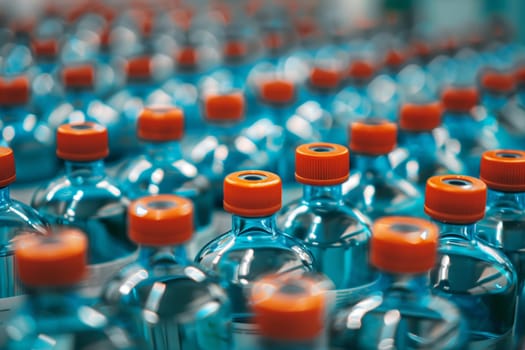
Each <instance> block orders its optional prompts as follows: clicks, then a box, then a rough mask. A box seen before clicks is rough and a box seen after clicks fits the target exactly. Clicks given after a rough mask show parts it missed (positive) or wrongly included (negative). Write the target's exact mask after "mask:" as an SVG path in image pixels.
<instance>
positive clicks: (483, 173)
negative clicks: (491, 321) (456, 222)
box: [477, 150, 525, 339]
mask: <svg viewBox="0 0 525 350" xmlns="http://www.w3.org/2000/svg"><path fill="white" fill-rule="evenodd" d="M480 178H481V180H483V182H485V184H486V185H487V187H488V190H487V207H486V212H485V217H484V218H483V219H482V220H480V222H479V223H478V231H477V237H478V238H479V239H480V240H482V241H483V242H485V243H486V244H487V245H489V246H491V247H493V248H495V249H499V250H501V251H503V252H504V253H505V254H506V256H507V257H508V258H509V259H510V261H511V262H512V264H513V266H514V268H515V269H516V272H517V276H518V297H519V299H518V317H517V320H516V322H517V323H516V334H515V335H516V336H517V337H518V339H520V338H522V337H523V336H524V335H525V328H524V327H525V325H524V323H523V320H524V318H523V317H524V315H525V305H523V302H524V300H525V299H523V295H524V293H525V292H524V280H525V276H524V272H523V271H524V268H525V256H523V253H522V250H523V247H525V237H524V235H523V229H524V228H525V152H523V151H518V150H493V151H487V152H485V153H483V156H482V158H481V164H480Z"/></svg>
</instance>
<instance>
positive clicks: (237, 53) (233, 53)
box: [224, 40, 248, 59]
mask: <svg viewBox="0 0 525 350" xmlns="http://www.w3.org/2000/svg"><path fill="white" fill-rule="evenodd" d="M247 54H248V46H247V45H246V43H244V42H242V41H239V40H230V41H228V42H226V44H224V57H226V58H230V59H239V58H242V57H245V56H246V55H247Z"/></svg>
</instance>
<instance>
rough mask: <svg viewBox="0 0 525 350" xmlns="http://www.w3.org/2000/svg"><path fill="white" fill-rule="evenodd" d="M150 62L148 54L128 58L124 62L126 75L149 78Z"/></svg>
mask: <svg viewBox="0 0 525 350" xmlns="http://www.w3.org/2000/svg"><path fill="white" fill-rule="evenodd" d="M151 63H152V62H151V58H150V57H149V56H142V57H134V58H130V59H129V60H128V61H127V62H126V75H127V76H128V78H132V79H149V78H150V77H151V68H152V67H151Z"/></svg>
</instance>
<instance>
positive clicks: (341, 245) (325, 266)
mask: <svg viewBox="0 0 525 350" xmlns="http://www.w3.org/2000/svg"><path fill="white" fill-rule="evenodd" d="M369 224H370V220H369V219H368V218H367V217H365V216H364V215H363V214H362V213H360V212H359V211H357V210H355V209H352V208H350V207H348V206H347V205H345V204H344V203H343V200H342V193H341V185H334V186H311V185H304V186H303V197H302V198H301V199H298V200H295V201H292V202H291V203H289V204H288V205H286V206H285V207H283V208H282V209H281V211H280V212H279V214H278V216H277V225H278V226H279V228H280V229H281V230H282V231H283V232H284V233H286V234H288V235H290V236H292V237H295V238H298V239H299V240H301V241H302V242H303V243H304V244H305V245H306V247H307V248H308V250H309V251H310V252H311V253H312V255H313V256H314V260H315V269H316V271H318V272H321V273H323V274H324V275H326V276H327V277H328V278H330V280H331V281H332V282H333V283H334V285H335V295H336V305H344V304H348V303H349V302H351V301H356V300H358V299H359V298H360V297H362V296H363V295H365V294H366V293H367V292H369V291H370V290H371V289H373V288H374V286H375V282H376V281H377V274H376V272H375V269H373V268H372V267H371V266H370V264H369V258H368V255H369V254H368V253H369V246H370V245H369V240H370V236H371V232H370V229H369V227H368V225H369Z"/></svg>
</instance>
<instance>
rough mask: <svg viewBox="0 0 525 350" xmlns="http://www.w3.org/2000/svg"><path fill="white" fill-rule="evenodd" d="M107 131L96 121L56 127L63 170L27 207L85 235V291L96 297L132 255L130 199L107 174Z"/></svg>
mask: <svg viewBox="0 0 525 350" xmlns="http://www.w3.org/2000/svg"><path fill="white" fill-rule="evenodd" d="M108 153H109V151H108V135H107V130H106V128H104V127H103V126H101V125H98V124H95V123H89V122H88V123H74V124H64V125H62V126H60V127H59V128H58V130H57V156H58V157H59V158H61V159H63V160H64V161H65V173H64V174H63V175H60V176H58V177H57V178H55V179H54V180H51V181H50V182H49V183H46V184H43V185H41V186H40V187H39V188H38V189H37V190H36V192H35V193H34V195H33V199H32V206H33V207H34V208H35V209H37V210H38V211H39V212H40V214H41V215H42V216H43V217H44V218H46V219H47V220H48V221H49V222H50V224H52V225H64V226H72V227H78V228H80V229H82V230H83V231H84V232H86V234H87V237H88V243H89V247H88V259H89V264H90V276H89V278H88V279H87V280H86V281H84V284H85V294H86V296H88V297H94V298H96V297H98V296H99V294H100V291H101V288H102V286H104V285H105V283H106V282H107V280H108V279H109V278H110V277H111V275H112V274H113V273H115V272H116V271H118V270H119V269H120V268H121V267H122V266H123V265H125V264H126V263H128V262H129V261H130V260H131V259H134V257H135V251H136V248H135V247H134V246H133V244H132V243H131V242H130V241H129V240H128V237H127V230H126V220H127V213H126V208H127V206H128V204H129V200H128V199H127V198H126V197H125V196H124V194H123V191H122V190H121V189H120V187H119V186H118V185H117V184H116V181H114V180H113V179H112V178H111V177H110V176H108V175H107V174H106V171H105V167H104V158H105V157H106V156H107V155H108Z"/></svg>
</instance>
